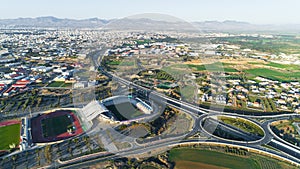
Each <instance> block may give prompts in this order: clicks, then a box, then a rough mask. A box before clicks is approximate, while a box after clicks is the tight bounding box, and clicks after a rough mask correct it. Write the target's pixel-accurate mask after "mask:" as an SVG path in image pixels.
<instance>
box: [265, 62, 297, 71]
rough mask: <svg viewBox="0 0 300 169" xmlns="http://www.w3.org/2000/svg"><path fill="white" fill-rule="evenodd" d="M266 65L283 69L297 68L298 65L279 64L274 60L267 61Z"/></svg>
mask: <svg viewBox="0 0 300 169" xmlns="http://www.w3.org/2000/svg"><path fill="white" fill-rule="evenodd" d="M267 66H271V67H275V68H281V69H285V70H299V71H300V67H299V66H298V65H291V64H280V63H275V62H269V63H268V64H267Z"/></svg>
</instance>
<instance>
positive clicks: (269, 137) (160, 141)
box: [51, 67, 300, 168]
mask: <svg viewBox="0 0 300 169" xmlns="http://www.w3.org/2000/svg"><path fill="white" fill-rule="evenodd" d="M100 70H101V71H102V73H103V74H105V75H107V76H108V77H110V78H111V79H113V80H115V81H117V82H119V83H122V84H125V85H130V86H133V87H135V88H136V89H139V90H143V91H145V93H146V95H147V96H149V95H151V99H153V100H154V101H163V102H164V103H166V104H168V105H172V106H175V107H178V108H180V109H182V110H184V111H185V112H188V113H189V114H192V115H193V116H192V117H193V118H194V121H195V125H194V126H193V130H192V131H190V133H189V134H187V135H186V136H187V137H188V136H191V135H192V134H194V133H196V132H198V131H199V130H200V126H201V125H200V123H201V120H202V119H203V118H204V116H200V117H199V115H212V114H214V115H216V114H228V115H232V116H239V117H243V118H245V119H248V120H251V121H253V120H252V119H251V118H253V116H251V115H241V114H239V115H237V114H232V113H223V112H218V111H215V110H207V109H204V108H200V107H197V106H195V105H193V104H190V103H186V102H183V101H179V100H176V99H173V98H169V97H167V96H164V95H162V94H160V93H158V92H156V91H151V90H149V89H146V88H144V87H141V86H138V85H136V84H134V83H132V82H130V81H127V80H125V79H122V78H120V77H117V76H115V75H113V74H111V73H108V72H106V71H104V70H103V69H102V68H101V67H100ZM295 116H298V115H297V114H280V115H268V116H261V117H255V118H273V119H280V118H291V117H295ZM212 122H214V121H212ZM256 124H257V125H259V126H261V127H262V128H263V130H264V132H265V137H264V138H266V139H264V141H260V142H256V143H255V144H250V143H249V142H247V141H246V142H235V141H231V140H227V141H226V140H220V139H216V138H213V140H211V139H209V140H208V139H204V140H203V139H202V140H201V139H190V138H187V139H186V140H178V139H182V137H180V136H178V138H177V137H175V136H169V137H158V138H156V139H152V140H150V141H147V142H146V143H145V142H140V143H141V146H138V147H135V148H132V149H129V150H125V151H120V152H118V153H117V154H113V155H111V156H109V157H101V156H97V155H95V156H89V157H88V158H84V157H83V158H81V159H80V161H72V162H70V163H66V164H59V163H55V165H56V166H59V167H62V168H74V167H81V166H86V165H89V164H94V163H96V162H99V161H104V160H108V159H110V160H112V159H116V158H119V157H122V156H129V155H135V154H141V153H145V152H148V151H152V150H155V149H158V148H163V147H165V146H172V145H178V144H186V143H195V142H196V143H201V142H203V143H204V142H212V143H223V144H234V145H236V146H241V147H248V148H254V149H256V150H257V151H262V152H266V153H269V154H271V155H273V156H277V157H280V158H281V159H283V160H286V161H290V162H292V163H295V164H298V165H300V160H299V158H300V157H299V156H300V155H299V154H300V153H299V150H298V149H295V148H294V147H291V146H286V144H284V143H282V140H278V139H274V138H275V137H276V136H274V133H273V132H272V131H270V127H269V124H270V122H269V121H268V122H265V123H263V124H260V123H257V122H256ZM218 125H219V123H218ZM221 126H222V127H224V128H226V130H228V131H229V132H233V133H236V134H238V135H239V134H241V135H242V136H245V133H241V131H237V129H233V128H232V127H230V126H227V125H224V124H221ZM247 138H248V139H250V137H249V136H247ZM261 144H268V145H270V146H272V147H275V148H277V149H279V150H281V151H283V152H284V153H281V152H278V151H274V150H270V149H268V150H267V149H265V148H263V147H261V146H259V145H261ZM143 145H144V146H143ZM145 145H146V147H147V149H146V148H145ZM51 167H53V165H52V166H51Z"/></svg>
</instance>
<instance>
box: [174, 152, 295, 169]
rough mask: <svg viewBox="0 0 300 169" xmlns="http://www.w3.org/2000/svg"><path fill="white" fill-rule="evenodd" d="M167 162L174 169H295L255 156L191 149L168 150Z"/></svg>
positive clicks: (264, 157) (273, 160)
mask: <svg viewBox="0 0 300 169" xmlns="http://www.w3.org/2000/svg"><path fill="white" fill-rule="evenodd" d="M219 159H222V160H219ZM169 160H170V161H173V162H175V168H176V169H186V168H191V169H198V168H206V169H219V168H221V169H222V168H231V169H235V168H236V169H240V168H251V169H293V168H294V169H296V167H294V166H291V165H289V164H286V163H283V162H280V161H278V160H275V159H271V158H269V157H266V156H261V155H257V154H250V155H247V156H237V155H232V154H228V153H223V152H217V151H209V150H199V149H191V148H177V149H172V150H170V154H169Z"/></svg>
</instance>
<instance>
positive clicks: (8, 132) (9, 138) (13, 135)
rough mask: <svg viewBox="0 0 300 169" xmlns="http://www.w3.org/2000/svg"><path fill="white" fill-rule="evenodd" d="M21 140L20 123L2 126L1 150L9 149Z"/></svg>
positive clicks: (0, 136) (0, 128) (0, 134)
mask: <svg viewBox="0 0 300 169" xmlns="http://www.w3.org/2000/svg"><path fill="white" fill-rule="evenodd" d="M19 142H20V124H13V125H8V126H3V127H0V150H9V149H10V148H9V145H12V144H15V146H16V147H17V146H18V145H19Z"/></svg>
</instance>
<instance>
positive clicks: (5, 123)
mask: <svg viewBox="0 0 300 169" xmlns="http://www.w3.org/2000/svg"><path fill="white" fill-rule="evenodd" d="M18 123H21V122H20V121H19V120H8V121H2V122H0V127H3V126H9V125H13V124H18Z"/></svg>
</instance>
